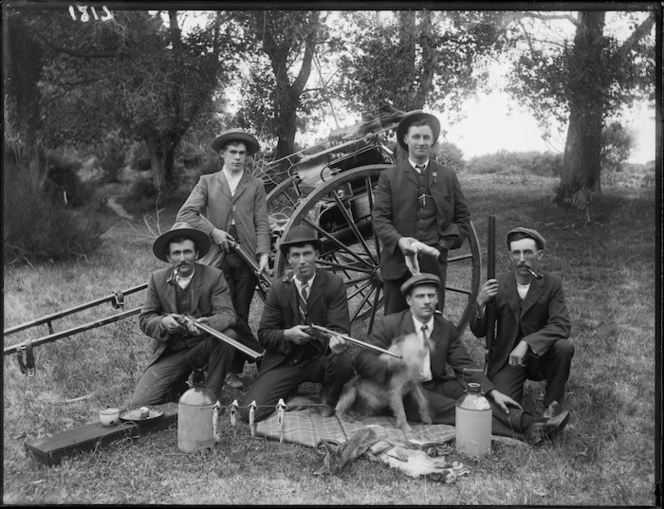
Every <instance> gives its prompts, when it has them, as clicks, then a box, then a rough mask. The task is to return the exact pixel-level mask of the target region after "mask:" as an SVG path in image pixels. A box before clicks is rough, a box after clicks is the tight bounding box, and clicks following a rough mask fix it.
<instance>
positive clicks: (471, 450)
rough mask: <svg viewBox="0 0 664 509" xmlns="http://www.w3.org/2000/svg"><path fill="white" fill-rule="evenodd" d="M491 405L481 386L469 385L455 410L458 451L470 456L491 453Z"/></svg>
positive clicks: (476, 384)
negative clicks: (481, 391)
mask: <svg viewBox="0 0 664 509" xmlns="http://www.w3.org/2000/svg"><path fill="white" fill-rule="evenodd" d="M491 415H492V412H491V405H490V404H489V401H488V400H487V399H486V398H485V397H484V396H482V394H481V393H480V384H478V383H469V384H468V390H467V392H466V394H464V395H463V396H462V397H461V398H459V401H457V404H456V408H455V421H454V422H455V429H456V450H457V452H459V453H465V454H468V455H470V456H475V457H479V456H485V455H486V454H488V453H490V452H491Z"/></svg>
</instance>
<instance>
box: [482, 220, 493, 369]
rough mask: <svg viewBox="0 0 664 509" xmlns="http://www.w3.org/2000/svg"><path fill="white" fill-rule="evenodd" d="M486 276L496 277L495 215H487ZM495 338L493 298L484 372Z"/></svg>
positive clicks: (487, 323) (487, 322)
mask: <svg viewBox="0 0 664 509" xmlns="http://www.w3.org/2000/svg"><path fill="white" fill-rule="evenodd" d="M486 278H487V280H489V279H495V278H496V216H489V239H488V244H487V262H486ZM495 339H496V302H495V298H491V300H490V301H489V302H488V303H487V305H486V343H485V345H484V346H485V348H486V352H485V354H484V374H485V375H486V373H487V371H488V369H489V355H490V354H491V350H492V349H493V343H494V341H495Z"/></svg>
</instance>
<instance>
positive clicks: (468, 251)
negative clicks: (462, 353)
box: [274, 164, 481, 339]
mask: <svg viewBox="0 0 664 509" xmlns="http://www.w3.org/2000/svg"><path fill="white" fill-rule="evenodd" d="M388 167H389V165H386V164H374V165H368V166H362V167H360V168H355V169H353V170H348V171H345V172H343V173H341V174H339V175H337V176H336V177H334V178H333V179H332V180H330V181H329V182H326V183H324V184H323V185H321V186H319V187H317V188H316V189H314V191H313V192H312V193H310V194H309V195H308V196H306V198H305V199H304V200H303V201H302V203H301V204H300V205H299V206H298V207H297V209H296V210H295V213H294V214H292V215H291V216H290V219H289V220H288V222H287V223H286V225H285V226H284V229H283V234H284V235H285V234H287V232H288V231H289V230H290V229H291V228H292V227H294V226H296V225H299V224H306V225H308V226H309V227H311V228H313V229H314V230H315V231H317V232H318V236H319V238H320V239H321V241H322V248H321V253H320V257H319V259H318V262H317V264H318V266H319V267H321V268H323V269H326V270H329V271H330V272H333V273H335V274H337V275H339V276H341V277H342V278H343V279H344V281H345V284H346V292H347V296H348V307H349V310H350V318H351V325H352V334H354V335H355V337H357V338H358V339H359V338H365V337H366V336H367V335H368V334H369V332H371V329H372V328H373V325H374V323H375V321H376V319H378V318H380V317H381V316H382V315H383V303H382V301H383V299H382V293H383V280H382V277H381V273H380V249H381V246H380V245H379V242H378V239H377V237H376V236H375V235H374V231H373V223H372V221H371V210H372V208H373V204H374V193H375V189H376V185H377V184H378V177H379V176H380V173H381V171H383V170H385V169H386V168H388ZM276 253H277V254H276V256H275V262H274V268H275V274H276V275H278V276H282V275H283V274H284V273H285V272H286V271H287V270H288V267H287V261H286V257H285V256H284V255H282V254H281V252H280V250H279V249H277V250H276ZM450 253H451V255H450V256H448V265H447V282H446V287H445V288H446V296H445V308H446V309H445V317H446V318H448V319H450V320H452V322H454V323H455V325H456V326H457V330H458V331H459V333H461V332H462V331H463V329H464V328H465V326H466V324H467V323H468V315H469V313H470V306H471V304H472V303H474V302H475V298H476V297H477V292H478V291H479V277H480V264H481V262H480V252H479V243H478V240H477V234H476V233H475V228H474V227H473V225H472V223H471V235H470V236H469V238H468V239H467V240H466V241H465V242H464V243H463V245H462V246H461V248H459V249H457V250H453V251H450Z"/></svg>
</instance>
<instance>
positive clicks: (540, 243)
mask: <svg viewBox="0 0 664 509" xmlns="http://www.w3.org/2000/svg"><path fill="white" fill-rule="evenodd" d="M517 233H522V234H524V235H525V236H526V237H530V238H531V239H533V240H534V241H535V243H536V244H537V247H538V248H539V249H544V248H545V247H546V240H544V237H542V236H541V235H540V234H539V233H538V232H537V230H533V229H531V228H524V227H523V226H519V227H517V228H514V229H513V230H510V231H509V232H507V236H506V241H507V250H508V251H509V249H510V242H511V240H512V236H513V235H515V234H517Z"/></svg>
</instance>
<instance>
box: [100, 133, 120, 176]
mask: <svg viewBox="0 0 664 509" xmlns="http://www.w3.org/2000/svg"><path fill="white" fill-rule="evenodd" d="M94 155H95V157H96V158H97V160H98V161H99V166H100V167H101V169H102V170H103V172H104V178H105V180H106V182H118V180H119V176H120V170H121V169H122V168H124V165H125V163H126V161H127V146H126V142H125V141H124V140H123V139H122V138H121V137H120V135H119V134H118V132H117V131H111V132H109V133H108V134H106V136H105V137H104V139H103V141H102V142H101V143H100V144H99V145H97V146H96V147H95V150H94Z"/></svg>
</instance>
